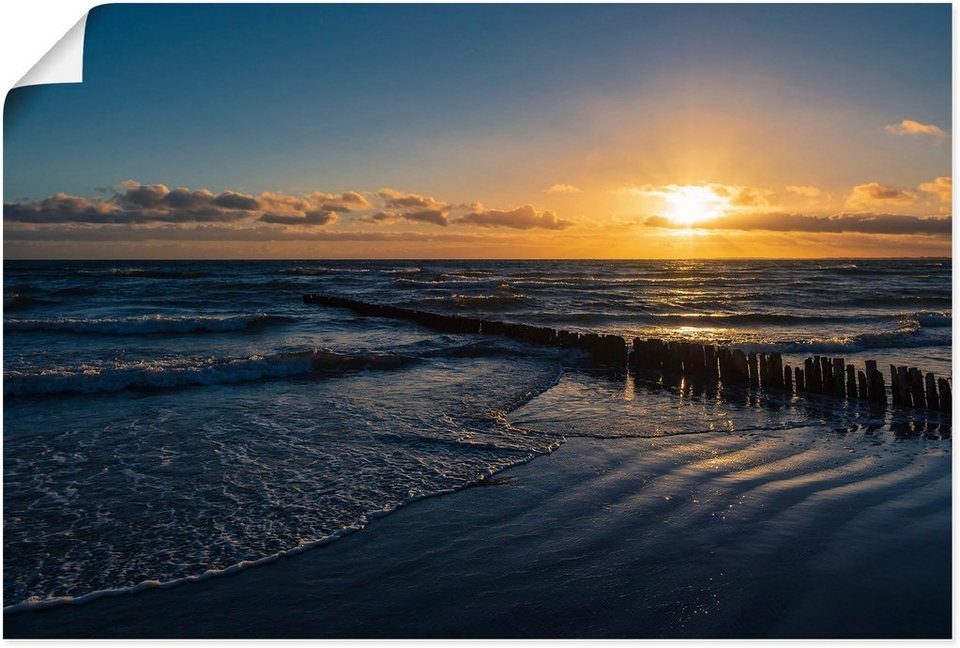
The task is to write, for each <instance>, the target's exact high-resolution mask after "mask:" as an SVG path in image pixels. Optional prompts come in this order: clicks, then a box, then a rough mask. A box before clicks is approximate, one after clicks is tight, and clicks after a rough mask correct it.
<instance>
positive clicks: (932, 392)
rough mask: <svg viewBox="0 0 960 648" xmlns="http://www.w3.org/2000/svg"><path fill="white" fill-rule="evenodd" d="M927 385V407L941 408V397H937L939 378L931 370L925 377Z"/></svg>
mask: <svg viewBox="0 0 960 648" xmlns="http://www.w3.org/2000/svg"><path fill="white" fill-rule="evenodd" d="M925 380H926V387H927V409H932V410H936V409H940V399H939V398H938V397H937V379H936V378H935V377H934V375H933V374H932V373H930V372H927V375H926V377H925Z"/></svg>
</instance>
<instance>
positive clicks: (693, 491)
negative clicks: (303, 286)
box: [4, 428, 951, 638]
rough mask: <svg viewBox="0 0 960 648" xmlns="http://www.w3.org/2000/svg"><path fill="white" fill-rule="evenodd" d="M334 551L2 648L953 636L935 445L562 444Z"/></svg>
mask: <svg viewBox="0 0 960 648" xmlns="http://www.w3.org/2000/svg"><path fill="white" fill-rule="evenodd" d="M500 477H501V478H502V480H503V482H502V483H501V484H500V485H497V486H488V487H483V488H470V489H467V490H464V491H460V492H459V493H456V494H453V495H447V496H443V497H437V498H432V499H427V500H422V501H420V502H417V503H414V504H412V505H410V506H407V507H405V508H403V509H401V510H400V511H398V512H396V513H394V514H391V515H389V516H386V517H384V518H381V519H377V520H374V521H373V522H372V523H371V524H370V525H369V526H368V527H367V528H366V529H365V530H364V531H361V532H359V533H356V534H354V535H351V536H348V537H345V538H343V539H341V540H339V541H337V542H334V543H332V544H330V545H327V546H324V547H320V548H317V549H315V550H312V551H309V552H306V553H304V554H300V555H298V556H295V557H291V558H286V559H282V560H280V561H278V562H275V563H272V564H270V565H265V566H263V567H258V568H254V569H250V570H247V571H245V572H243V573H240V574H239V575H235V576H230V577H224V578H216V579H211V580H208V581H206V582H203V583H198V584H190V585H185V586H181V587H177V588H174V589H170V590H154V591H147V592H142V593H140V594H136V595H125V596H119V597H113V598H104V599H99V600H97V601H94V602H91V603H88V604H84V605H67V606H60V607H56V608H51V609H46V610H38V611H33V612H26V613H17V614H7V615H5V619H4V621H5V630H4V635H5V636H6V637H8V638H13V637H889V636H903V637H949V636H950V630H951V628H950V624H951V618H950V614H951V605H950V601H951V592H950V564H951V562H950V561H951V546H950V539H951V529H950V479H951V468H950V442H949V441H932V440H928V439H923V438H914V439H895V440H890V439H888V440H878V439H874V438H872V437H870V436H864V435H858V434H856V433H846V434H837V433H836V432H835V431H832V430H830V429H828V428H804V429H792V430H783V431H779V432H776V433H766V434H750V433H732V434H731V433H724V432H716V433H708V434H698V435H684V436H677V437H665V438H650V439H637V438H619V439H588V438H571V439H570V440H569V441H568V442H567V443H566V444H564V445H563V446H562V447H561V448H560V449H559V450H558V451H556V452H555V453H554V454H552V455H549V456H545V457H542V458H539V459H537V460H535V461H533V462H531V463H529V464H525V465H523V466H518V467H516V468H513V469H510V470H508V471H506V472H504V473H502V474H501V475H500Z"/></svg>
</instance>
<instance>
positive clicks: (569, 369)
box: [4, 261, 952, 638]
mask: <svg viewBox="0 0 960 648" xmlns="http://www.w3.org/2000/svg"><path fill="white" fill-rule="evenodd" d="M711 263H713V265H710V264H700V266H698V267H691V265H690V264H688V263H684V264H679V265H678V264H675V263H673V262H663V263H660V262H656V263H655V262H640V263H616V262H612V263H611V262H569V263H559V262H521V263H515V264H513V265H505V266H504V265H502V264H496V263H494V262H455V263H454V262H432V263H427V262H423V263H420V264H418V265H411V264H408V263H404V264H402V265H401V264H398V263H396V262H339V263H327V264H326V265H323V266H321V265H319V264H316V265H309V266H308V265H304V264H302V263H291V262H258V263H253V264H251V263H242V262H235V263H233V262H198V263H173V262H164V263H157V264H154V265H144V264H137V265H134V264H132V263H127V264H116V263H111V264H109V265H108V264H106V263H92V262H90V263H75V264H67V263H46V265H44V263H43V262H38V263H34V264H33V265H25V266H24V265H17V264H12V265H10V266H8V267H7V277H6V279H5V291H6V293H7V294H6V295H5V298H6V300H7V301H8V304H12V305H13V306H14V308H13V309H10V310H9V312H8V313H6V314H5V320H4V327H5V333H6V336H5V337H6V345H5V350H4V352H5V366H4V371H5V381H4V383H5V408H4V424H5V433H4V450H5V452H4V457H5V459H4V479H5V484H4V485H5V488H4V516H5V519H4V529H5V553H4V560H5V569H4V574H5V577H4V591H5V595H4V607H5V614H4V623H5V630H4V633H5V636H6V637H11V638H12V637H40V636H53V637H64V636H78V637H79V636H87V637H111V636H115V637H254V636H260V637H272V636H284V637H428V636H429V637H884V636H904V637H944V636H949V633H950V565H951V544H950V543H951V530H950V521H951V518H950V515H951V491H950V487H951V443H952V441H951V436H952V435H951V419H950V415H949V413H945V412H938V411H932V410H926V409H909V408H903V407H899V406H895V405H892V404H888V405H886V406H881V405H878V404H876V403H872V402H866V401H859V400H856V399H852V398H848V399H842V398H839V399H838V398H836V397H830V396H821V395H817V394H799V393H792V392H785V391H784V390H783V389H780V390H771V389H765V388H762V387H761V388H758V387H755V386H750V385H748V384H743V385H725V386H723V387H722V388H720V387H719V386H718V385H713V386H711V385H704V384H698V383H696V382H689V381H686V382H683V381H681V382H679V383H673V382H669V381H657V380H652V381H651V380H650V377H649V376H646V375H643V374H642V373H641V374H635V373H634V372H633V370H632V369H631V368H630V367H629V366H627V365H626V364H625V363H621V364H616V363H615V364H613V365H611V364H608V363H604V362H597V361H596V359H594V358H592V357H591V355H590V354H589V353H586V352H584V351H583V350H581V349H575V348H574V349H570V348H566V349H565V348H557V347H556V346H553V347H549V346H542V345H535V344H529V343H527V342H524V341H523V340H515V339H510V338H507V337H502V336H496V335H480V334H476V333H471V334H457V333H442V332H437V331H433V330H430V329H428V328H426V327H423V326H420V325H418V324H416V323H411V322H405V321H401V320H396V319H391V318H382V317H364V316H360V315H357V314H354V313H350V312H349V311H348V310H346V309H341V308H323V307H318V306H314V305H311V304H304V303H303V301H302V299H301V297H302V295H303V294H307V293H320V292H326V293H335V294H348V295H355V296H356V297H358V298H361V299H365V300H371V301H376V302H380V303H398V302H399V303H407V304H413V305H417V306H419V307H423V305H424V304H428V305H431V306H432V309H433V310H435V311H436V312H440V313H452V314H464V313H468V314H469V315H470V316H472V317H486V318H490V319H497V320H501V321H515V322H531V323H534V324H537V325H542V324H544V323H547V324H550V323H555V324H556V325H560V326H563V327H565V328H570V329H574V330H580V331H585V332H586V331H592V330H593V329H594V328H596V329H598V330H599V331H601V332H605V333H608V334H612V335H617V334H620V335H624V336H630V335H631V334H635V335H644V334H650V335H653V334H656V335H666V336H670V335H672V336H673V337H672V338H670V339H674V340H681V341H686V340H690V339H698V338H697V337H695V336H703V337H704V339H705V340H707V341H711V342H716V343H726V344H731V345H736V346H737V347H740V348H745V349H748V350H750V349H756V350H759V351H766V350H775V349H779V350H781V351H782V352H783V353H784V357H785V358H791V354H793V356H794V357H795V356H797V354H800V353H804V352H824V353H831V354H837V353H840V352H843V353H844V354H845V355H846V356H847V357H848V358H849V359H851V361H852V362H860V361H861V359H862V358H875V359H878V360H880V362H884V361H885V360H887V359H892V358H897V359H899V360H902V362H904V363H909V364H911V365H914V364H916V365H919V366H921V367H924V368H927V369H931V370H934V371H937V373H938V374H940V375H949V362H950V344H951V340H950V328H949V324H950V322H951V313H950V311H949V310H946V309H945V306H947V305H948V304H949V272H950V268H949V262H948V261H937V262H933V261H925V262H922V263H921V262H906V261H904V262H901V263H900V265H899V266H898V268H899V270H898V272H899V274H898V275H897V276H899V277H900V279H898V280H897V281H893V280H892V278H891V277H892V276H893V275H891V273H890V272H889V267H890V263H889V262H884V263H882V264H881V263H878V262H870V261H856V262H852V261H843V262H831V263H830V264H826V265H825V264H823V263H816V262H791V265H790V268H789V270H782V269H777V268H779V267H780V266H781V265H782V264H775V263H772V262H711ZM601 271H603V272H601ZM718 272H719V273H720V276H722V277H725V278H724V279H709V278H705V276H706V275H707V274H711V275H717V273H718ZM910 272H912V273H913V274H909V273H910ZM27 275H29V276H30V279H29V280H28V279H27V278H26V277H27ZM865 276H867V277H871V276H872V277H873V278H872V279H871V280H870V281H865V279H864V277H865ZM416 277H419V278H416ZM836 277H839V278H840V279H835V278H836ZM846 277H852V279H847V278H846ZM710 281H720V282H721V283H722V284H723V285H726V286H727V287H728V288H729V292H728V293H722V292H711V291H706V290H702V289H701V288H697V286H699V285H701V284H703V283H704V282H710ZM837 281H841V282H843V289H842V290H843V291H846V294H847V298H846V299H847V301H846V305H845V306H842V307H841V305H839V304H834V306H833V308H832V311H831V312H832V314H831V316H830V318H828V319H827V320H824V318H823V317H821V316H818V315H817V316H814V315H810V313H815V312H816V311H817V310H818V309H819V308H821V306H820V305H819V304H821V303H822V300H823V299H824V297H823V295H822V293H823V292H824V291H825V290H827V288H826V286H828V285H830V283H831V282H833V283H836V282H837ZM411 282H413V283H412V285H411ZM758 282H761V283H763V285H759V286H758V285H757V283H758ZM897 282H900V283H897ZM798 283H799V284H803V283H809V284H810V285H811V287H810V288H809V289H808V290H806V292H801V293H800V294H803V295H804V300H805V301H804V300H802V301H800V302H797V303H794V304H792V305H790V306H788V305H787V304H786V302H787V301H788V300H790V299H793V300H794V301H795V300H796V295H797V294H798V293H796V292H794V293H791V296H790V297H785V296H783V294H782V293H783V291H784V290H786V289H787V288H788V287H789V286H792V285H795V284H798ZM539 286H546V288H538V287H539ZM665 286H666V287H665ZM921 287H923V288H922V289H921ZM835 291H837V292H839V289H835ZM850 291H853V292H850ZM884 291H885V292H886V293H889V294H891V295H901V297H902V300H901V302H900V303H894V304H892V305H889V304H888V305H887V306H881V305H880V304H879V303H878V304H876V305H875V307H874V308H873V310H872V311H871V315H870V316H869V317H867V316H864V315H863V307H862V304H863V303H864V302H866V301H867V300H869V299H872V298H873V297H874V296H875V295H877V294H878V293H880V292H884ZM505 295H506V296H505ZM907 297H909V298H910V299H911V300H912V301H911V303H910V307H911V308H916V309H917V310H915V311H904V310H903V308H904V306H905V302H904V301H903V300H905V299H906V298H907ZM631 299H632V300H634V301H636V300H638V299H639V300H640V301H642V302H643V304H642V305H637V304H635V303H634V304H632V305H631V302H630V300H631ZM718 300H720V302H718ZM654 303H658V304H660V306H648V304H654ZM785 308H791V309H792V312H793V314H792V315H790V316H789V317H788V318H786V319H785V318H784V317H783V310H784V309H785ZM684 313H687V315H684ZM697 313H699V315H696V314H697ZM802 313H808V314H807V315H803V314H802ZM686 319H695V320H697V321H698V322H699V325H697V326H679V325H678V324H679V323H680V322H682V321H683V320H686ZM631 321H632V322H634V324H630V323H629V322H631ZM586 322H589V323H590V325H589V327H588V326H586V325H585V323H586ZM828 325H829V326H830V327H835V328H836V330H837V332H838V333H837V335H831V333H832V332H833V328H828ZM628 339H629V337H628ZM791 361H793V362H795V361H794V360H791ZM891 361H892V360H891ZM881 366H883V365H881Z"/></svg>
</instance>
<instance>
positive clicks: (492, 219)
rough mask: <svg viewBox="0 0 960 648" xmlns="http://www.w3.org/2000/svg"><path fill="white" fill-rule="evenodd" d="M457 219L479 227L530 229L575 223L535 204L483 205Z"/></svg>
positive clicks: (557, 228)
mask: <svg viewBox="0 0 960 648" xmlns="http://www.w3.org/2000/svg"><path fill="white" fill-rule="evenodd" d="M478 207H479V208H478V209H477V210H475V211H472V212H470V213H469V214H466V215H465V216H462V217H461V218H460V219H459V220H457V221H456V222H457V224H458V225H477V226H479V227H509V228H511V229H519V230H529V229H534V228H540V229H548V230H562V229H566V228H568V227H570V226H571V225H573V223H572V222H570V221H566V220H561V219H559V218H557V215H556V214H554V213H553V212H552V211H537V210H536V208H535V207H534V206H533V205H524V206H523V207H517V208H516V209H512V210H510V211H503V210H499V209H484V208H483V207H482V206H478Z"/></svg>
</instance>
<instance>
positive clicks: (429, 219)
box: [357, 209, 450, 227]
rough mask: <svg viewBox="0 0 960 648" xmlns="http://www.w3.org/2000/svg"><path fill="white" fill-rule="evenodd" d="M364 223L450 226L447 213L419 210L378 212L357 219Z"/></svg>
mask: <svg viewBox="0 0 960 648" xmlns="http://www.w3.org/2000/svg"><path fill="white" fill-rule="evenodd" d="M357 220H360V221H362V222H365V223H376V224H379V225H390V224H392V223H396V222H399V221H410V222H412V223H430V224H432V225H441V226H443V227H446V226H447V225H449V224H450V220H449V219H448V218H447V213H446V212H444V211H441V210H439V209H421V210H417V211H406V212H390V211H380V212H377V213H376V214H373V215H371V216H362V217H360V218H359V219H357Z"/></svg>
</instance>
